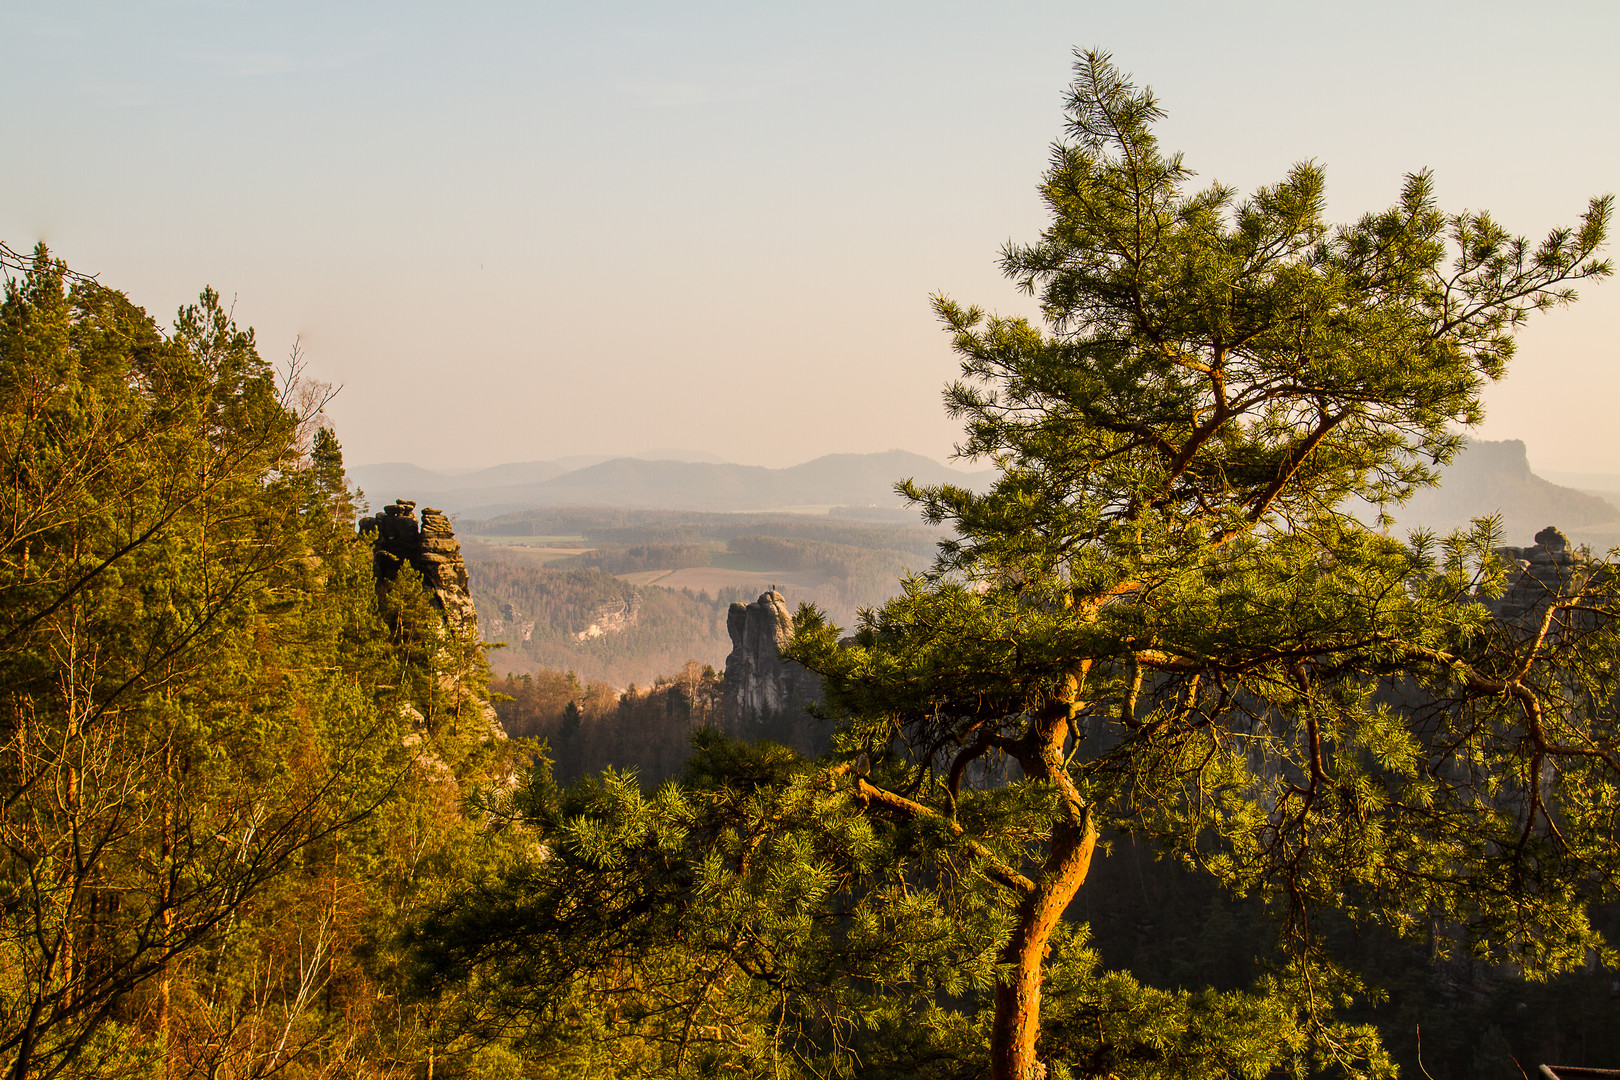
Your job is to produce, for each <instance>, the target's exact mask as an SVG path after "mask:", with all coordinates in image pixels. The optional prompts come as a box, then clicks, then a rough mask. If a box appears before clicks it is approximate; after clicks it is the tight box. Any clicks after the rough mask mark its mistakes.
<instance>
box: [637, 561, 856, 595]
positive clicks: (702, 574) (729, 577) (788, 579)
mask: <svg viewBox="0 0 1620 1080" xmlns="http://www.w3.org/2000/svg"><path fill="white" fill-rule="evenodd" d="M618 577H619V579H620V580H621V581H628V582H629V583H630V584H632V585H656V586H657V587H659V588H661V589H691V590H692V591H693V592H706V593H708V594H709V595H711V596H713V595H715V594H716V593H718V592H720V591H721V590H722V589H728V588H736V589H750V590H755V591H757V592H764V591H765V590H766V589H768V588H770V587H771V586H772V585H775V586H776V588H777V591H778V592H780V593H781V594H782V595H783V596H785V597H787V598H788V599H789V600H792V599H793V594H794V593H795V592H796V591H802V592H805V593H809V592H810V591H812V590H814V589H817V588H820V587H821V586H823V585H826V584H827V583H828V582H829V581H830V580H831V578H830V577H828V575H827V574H825V573H818V572H815V571H808V572H806V571H798V570H769V569H767V570H731V569H728V568H726V567H723V566H689V567H687V568H686V569H684V570H643V571H640V572H639V573H635V574H620V575H618Z"/></svg>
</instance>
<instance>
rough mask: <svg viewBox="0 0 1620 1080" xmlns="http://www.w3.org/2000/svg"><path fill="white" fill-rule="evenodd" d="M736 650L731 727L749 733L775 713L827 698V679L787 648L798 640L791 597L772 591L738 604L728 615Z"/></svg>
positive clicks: (728, 692)
mask: <svg viewBox="0 0 1620 1080" xmlns="http://www.w3.org/2000/svg"><path fill="white" fill-rule="evenodd" d="M726 631H727V633H729V634H730V635H731V654H730V655H729V656H727V657H726V680H725V697H724V700H723V702H722V709H723V711H724V714H725V719H726V726H727V727H728V729H729V730H731V731H733V732H735V733H737V734H746V733H747V731H748V729H749V726H750V725H757V724H759V723H760V722H761V721H762V720H765V719H766V718H767V717H769V716H771V715H779V714H782V713H785V712H789V711H792V710H797V709H799V708H802V707H803V706H804V705H807V704H809V703H811V702H813V701H815V700H817V699H818V698H819V697H820V696H821V680H820V679H818V678H817V677H816V676H815V675H814V674H812V673H811V672H810V671H809V670H807V669H806V668H804V667H803V666H802V665H800V664H797V663H795V662H794V661H792V660H784V659H782V648H783V647H784V646H785V645H787V643H788V642H789V641H791V640H792V639H793V620H792V619H791V618H790V617H789V615H788V609H787V600H786V599H784V598H783V596H782V594H781V593H779V592H777V591H776V590H774V589H772V590H770V591H768V592H765V593H762V594H760V597H759V599H758V600H756V601H754V602H753V603H752V604H732V605H731V610H730V611H729V612H727V614H726Z"/></svg>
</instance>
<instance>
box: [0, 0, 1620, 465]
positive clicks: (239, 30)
mask: <svg viewBox="0 0 1620 1080" xmlns="http://www.w3.org/2000/svg"><path fill="white" fill-rule="evenodd" d="M1617 40H1620V4H1614V3H1613V2H1612V0H1602V2H1595V0H1594V2H1580V0H1567V2H1563V3H1560V4H1557V5H1530V4H1525V3H1523V2H1522V0H1513V2H1498V0H1467V2H1458V3H1442V2H1426V0H1404V2H1400V3H1383V2H1377V0H1363V2H1358V3H1354V4H1351V3H1343V4H1327V3H1323V4H1302V3H1298V2H1292V0H1291V2H1278V3H1259V2H1254V3H1244V2H1233V3H1213V2H1204V3H1192V2H1186V3H1171V2H1154V0H1142V2H1135V3H1124V2H1120V0H1115V2H1112V3H1108V4H1101V3H1091V2H1068V3H1035V2H1031V3H1018V2H1016V0H1005V2H1000V3H994V4H991V3H976V4H970V3H955V2H951V0H929V2H916V3H911V2H894V3H890V2H885V0H865V2H853V3H841V2H834V3H805V2H802V0H801V2H798V3H793V4H788V3H775V2H769V0H752V2H747V3H731V4H728V3H718V2H709V0H691V2H687V3H669V2H667V0H662V2H647V3H615V2H612V0H600V2H591V3H584V2H578V3H569V4H563V3H544V2H529V3H493V2H484V3H479V2H471V0H469V2H466V3H462V4H456V5H449V4H442V3H432V4H429V3H412V2H409V0H391V2H388V3H378V4H364V3H342V2H334V0H326V2H323V3H316V4H304V3H297V2H278V3H273V4H272V3H250V2H237V3H228V2H204V0H174V2H158V0H122V2H117V3H78V2H74V0H53V2H52V3H48V4H45V3H39V2H37V0H0V95H3V99H4V101H5V102H6V107H5V108H4V109H3V110H0V146H3V147H4V148H5V150H4V166H3V167H0V239H3V240H4V241H5V242H7V243H9V244H10V245H11V246H12V247H13V248H17V249H26V248H28V247H30V246H32V245H33V244H34V243H35V242H36V241H39V240H43V241H45V242H46V243H47V244H49V245H50V247H51V248H52V250H53V252H54V253H55V254H56V255H58V256H60V257H62V258H65V259H66V260H67V261H68V263H69V264H70V265H71V266H72V267H73V268H74V269H76V270H81V271H85V272H88V273H95V274H98V275H99V276H100V280H101V281H102V282H103V283H105V284H108V285H112V286H114V287H116V288H120V289H122V290H124V291H125V292H127V293H128V294H129V295H130V296H131V298H132V299H134V300H135V301H136V302H137V303H139V304H141V305H143V306H144V307H146V308H147V310H148V311H150V312H151V313H152V314H153V315H154V316H155V317H156V318H157V319H158V321H159V322H160V323H163V324H165V325H167V324H168V323H170V322H171V321H172V319H173V313H174V311H175V310H176V308H177V307H178V306H179V305H181V304H183V303H186V302H188V301H189V300H191V299H193V298H195V296H196V294H197V292H198V290H199V289H201V288H202V287H203V286H204V285H212V286H213V287H215V288H217V289H218V290H219V291H220V292H221V293H222V294H223V295H224V296H225V297H226V298H227V299H234V304H235V313H236V317H237V319H238V321H239V322H241V323H243V324H251V325H252V326H253V327H255V329H256V331H257V335H258V336H257V340H258V344H259V349H260V352H261V353H262V354H263V355H264V356H265V357H266V359H268V360H271V361H273V362H278V363H279V362H282V361H284V360H285V359H286V357H287V356H288V355H289V353H290V352H291V350H292V349H293V347H294V345H295V343H296V344H297V346H298V347H299V349H300V350H301V353H302V356H303V358H304V360H305V362H306V364H307V368H306V370H307V373H308V375H309V376H310V377H312V378H315V379H319V380H324V381H328V382H331V383H333V384H335V385H338V386H340V387H341V390H340V392H339V393H338V395H337V397H336V398H335V399H334V401H333V403H332V405H331V406H330V407H329V409H328V412H329V414H330V416H331V417H332V419H333V421H334V423H335V426H336V430H337V433H338V436H339V438H340V440H341V441H342V442H343V444H344V448H345V456H346V458H347V460H348V461H349V462H350V463H351V464H362V463H374V462H384V461H412V462H415V463H417V464H421V465H426V466H429V467H436V468H469V467H475V466H483V465H492V464H496V463H500V462H508V461H528V460H540V459H548V458H554V457H560V456H564V455H569V454H620V453H634V452H637V451H644V450H647V449H650V448H656V447H679V448H684V449H688V450H692V451H698V452H702V453H705V454H712V455H718V456H719V457H722V458H725V459H727V460H730V461H735V462H740V463H744V464H758V465H768V466H784V465H789V464H794V463H797V462H801V461H805V460H808V459H811V458H814V457H816V456H819V455H821V454H825V453H832V452H868V451H878V450H885V449H889V448H902V449H907V450H912V451H915V452H918V453H922V454H926V455H928V456H930V457H934V458H937V459H945V458H947V457H948V456H949V455H950V454H951V452H952V448H953V446H954V444H955V442H956V441H957V438H958V436H959V434H960V432H959V429H958V427H957V425H956V423H955V422H953V421H951V420H949V419H948V418H947V417H946V416H945V415H944V412H943V410H942V408H941V404H940V391H941V389H942V388H943V387H944V385H945V384H946V383H947V382H948V381H949V380H950V379H951V378H952V377H954V376H955V374H956V371H957V361H956V359H955V357H954V356H953V354H952V353H951V351H950V348H949V341H948V339H947V337H946V336H945V335H944V334H943V333H942V332H941V330H940V328H939V325H938V322H937V320H936V319H935V318H934V316H933V315H932V312H931V309H930V305H929V298H930V296H931V295H933V294H935V293H944V294H947V295H949V296H951V297H952V298H953V299H956V300H958V301H960V302H963V303H974V304H979V305H981V306H983V307H986V308H988V309H992V310H998V311H1001V312H1004V313H1028V312H1032V305H1031V302H1030V301H1029V300H1028V299H1027V298H1025V297H1022V296H1020V295H1019V294H1018V293H1017V292H1016V291H1015V290H1014V289H1013V288H1012V287H1011V286H1010V285H1009V284H1008V283H1007V282H1006V281H1004V280H1003V279H1002V278H1001V277H1000V275H999V274H998V272H997V269H996V257H997V253H998V251H999V249H1000V248H1001V246H1002V245H1003V244H1004V243H1006V242H1007V241H1009V240H1013V241H1029V240H1033V239H1035V238H1036V237H1037V235H1038V234H1039V231H1040V229H1041V228H1042V226H1043V224H1044V223H1045V215H1044V211H1043V208H1042V205H1041V203H1040V201H1039V198H1038V196H1037V193H1036V184H1037V182H1038V181H1039V178H1040V174H1041V171H1042V168H1043V166H1044V164H1045V161H1046V157H1047V152H1048V148H1049V146H1050V144H1051V142H1052V141H1053V140H1054V139H1055V138H1057V137H1058V136H1059V134H1060V132H1061V125H1062V121H1063V115H1062V105H1061V101H1062V94H1063V91H1064V89H1065V88H1066V86H1067V84H1068V82H1069V80H1070V76H1071V67H1072V62H1073V56H1072V52H1073V50H1074V49H1075V48H1101V49H1104V50H1107V51H1109V52H1111V53H1112V54H1113V56H1114V59H1115V61H1116V63H1117V64H1118V65H1119V66H1120V67H1121V68H1123V69H1124V70H1126V71H1128V72H1131V73H1132V74H1133V75H1134V76H1135V78H1136V79H1137V81H1138V82H1140V83H1143V84H1146V85H1149V86H1151V87H1153V89H1154V91H1155V92H1156V94H1157V95H1158V97H1159V99H1160V101H1161V103H1162V104H1163V106H1164V107H1165V108H1166V110H1167V111H1168V114H1169V115H1168V117H1167V119H1166V120H1165V121H1163V122H1162V123H1161V125H1160V128H1159V132H1160V137H1161V141H1162V143H1163V144H1164V145H1165V146H1166V147H1168V148H1172V149H1181V150H1183V151H1185V153H1186V155H1187V163H1188V164H1189V165H1190V166H1191V167H1192V168H1193V169H1195V170H1196V171H1197V172H1198V173H1199V175H1200V177H1201V178H1202V179H1203V180H1206V181H1213V180H1217V179H1218V180H1220V181H1222V182H1224V183H1227V184H1229V185H1233V186H1235V187H1237V188H1238V189H1239V190H1249V189H1252V188H1254V187H1256V186H1258V185H1260V184H1265V183H1271V182H1274V181H1276V180H1278V179H1280V178H1281V177H1282V176H1283V175H1284V174H1285V173H1286V171H1287V169H1288V167H1289V166H1290V165H1291V164H1292V163H1294V162H1297V161H1300V160H1305V159H1314V160H1316V161H1318V162H1320V163H1321V164H1322V165H1323V166H1324V167H1325V168H1326V171H1327V179H1328V209H1329V214H1330V217H1331V218H1332V219H1333V220H1341V221H1342V220H1351V219H1354V218H1356V217H1359V216H1360V215H1361V214H1362V213H1364V212H1366V211H1369V210H1375V209H1381V208H1383V207H1385V206H1388V205H1389V204H1390V203H1391V202H1392V201H1393V200H1394V199H1395V197H1396V195H1397V193H1398V191H1399V188H1400V184H1401V179H1402V177H1403V176H1404V175H1405V174H1406V173H1408V172H1410V171H1412V170H1416V169H1420V168H1431V169H1433V170H1434V173H1435V176H1436V181H1437V187H1438V193H1439V197H1440V201H1441V204H1442V206H1443V208H1445V209H1446V210H1448V211H1459V210H1463V209H1470V210H1482V209H1483V210H1489V211H1491V212H1492V213H1493V214H1494V215H1495V216H1496V217H1497V218H1498V219H1499V220H1500V221H1501V222H1502V223H1503V224H1504V225H1506V226H1507V227H1508V228H1509V229H1511V230H1513V231H1515V232H1518V233H1523V234H1527V235H1529V236H1530V237H1531V238H1532V239H1537V238H1539V237H1540V236H1541V235H1544V234H1545V233H1546V231H1547V230H1549V229H1550V228H1552V227H1554V226H1557V225H1562V224H1573V223H1574V222H1575V220H1576V219H1577V217H1578V216H1579V214H1580V213H1581V212H1582V210H1584V209H1585V207H1586V203H1587V200H1588V199H1589V198H1590V197H1592V196H1594V195H1598V194H1602V193H1604V192H1610V191H1615V190H1616V189H1617V188H1620V138H1617V134H1616V131H1617V129H1616V125H1615V112H1616V107H1617V106H1620V63H1616V62H1615V60H1614V51H1613V50H1614V47H1615V42H1616V41H1617ZM1582 293H1583V296H1582V299H1581V301H1580V302H1579V303H1578V304H1576V305H1575V306H1574V307H1572V308H1570V309H1567V310H1562V311H1557V312H1554V313H1552V314H1550V315H1547V316H1543V317H1541V318H1539V319H1537V320H1535V321H1534V322H1533V323H1532V324H1531V325H1530V326H1529V327H1528V328H1527V329H1526V330H1525V331H1524V332H1523V333H1522V334H1521V336H1520V349H1519V355H1518V358H1517V359H1516V360H1515V362H1514V365H1513V367H1512V369H1511V370H1510V372H1509V374H1508V375H1507V377H1506V378H1505V379H1504V380H1503V381H1502V382H1501V383H1500V384H1498V385H1496V386H1493V387H1491V388H1490V390H1489V391H1488V392H1487V395H1486V406H1487V419H1486V421H1485V423H1484V425H1483V426H1482V427H1480V428H1479V429H1477V430H1476V431H1475V432H1474V434H1475V435H1476V436H1477V437H1480V438H1490V439H1523V440H1524V441H1525V442H1526V443H1527V444H1528V446H1529V452H1530V459H1531V462H1532V464H1533V465H1534V466H1535V467H1536V468H1537V469H1540V470H1563V471H1566V472H1567V471H1584V472H1609V473H1620V439H1617V438H1616V437H1615V433H1614V432H1615V425H1614V424H1613V422H1612V418H1613V415H1614V413H1615V403H1616V402H1617V401H1620V280H1611V281H1609V282H1606V283H1597V284H1594V285H1589V286H1587V287H1586V288H1584V289H1583V290H1582Z"/></svg>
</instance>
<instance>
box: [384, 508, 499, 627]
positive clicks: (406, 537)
mask: <svg viewBox="0 0 1620 1080" xmlns="http://www.w3.org/2000/svg"><path fill="white" fill-rule="evenodd" d="M415 511H416V503H414V502H412V501H411V500H409V499H396V500H395V501H394V503H393V505H391V506H385V507H383V512H382V513H380V514H378V515H377V516H375V517H368V518H362V519H361V521H360V531H361V532H366V531H367V530H371V531H374V532H375V533H376V534H377V538H376V540H375V541H374V542H373V544H372V551H373V553H374V554H373V560H374V561H373V568H374V570H375V571H376V574H377V580H378V581H379V582H383V581H393V580H394V578H395V576H397V575H398V574H399V568H400V567H401V566H402V565H404V564H405V563H410V564H411V566H413V567H415V568H416V572H417V573H419V574H421V575H422V580H423V582H424V583H425V584H426V585H427V587H428V590H429V591H430V592H431V593H432V595H433V605H434V606H435V607H437V608H438V609H439V610H440V611H442V612H444V616H445V621H446V622H448V623H450V624H451V625H452V626H453V627H455V628H456V629H457V630H461V631H470V632H471V633H472V634H473V635H474V637H475V638H476V635H477V628H478V609H477V608H475V607H474V606H473V601H472V594H471V593H470V591H469V590H468V584H467V561H466V560H465V559H463V558H462V556H461V544H460V542H458V541H457V540H456V534H455V531H454V530H453V529H451V527H450V519H449V518H447V517H445V516H444V515H443V514H441V513H439V511H437V510H435V509H433V508H432V507H431V506H425V507H423V508H422V520H421V523H420V525H419V524H418V523H417V520H416V512H415Z"/></svg>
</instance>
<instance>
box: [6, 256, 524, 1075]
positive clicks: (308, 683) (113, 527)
mask: <svg viewBox="0 0 1620 1080" xmlns="http://www.w3.org/2000/svg"><path fill="white" fill-rule="evenodd" d="M0 250H3V254H4V256H5V269H6V271H7V273H8V276H9V277H8V281H7V284H6V288H5V296H4V300H3V302H0V641H3V643H4V647H3V648H0V688H3V696H0V806H3V813H0V1064H3V1066H4V1071H5V1074H6V1075H7V1076H8V1077H11V1078H13V1080H23V1078H27V1077H51V1076H63V1077H85V1078H89V1077H102V1078H107V1080H113V1078H132V1077H154V1078H155V1077H211V1078H214V1077H217V1078H246V1077H261V1076H288V1077H315V1076H345V1077H382V1076H415V1075H427V1074H430V1073H431V1072H432V1071H433V1068H434V1066H433V1062H434V1061H435V1058H436V1057H438V1056H442V1051H440V1050H438V1049H437V1047H439V1046H441V1045H442V1044H443V1042H444V1041H445V1040H446V1038H448V1037H449V1036H448V1035H447V1034H445V1033H442V1032H440V1031H439V1030H438V1028H437V1024H438V1020H437V1016H436V1013H435V1012H434V1011H433V1010H431V1009H424V1008H420V1007H418V1006H416V1005H413V1004H410V1003H409V1002H408V1001H407V1000H406V999H405V997H403V996H402V992H403V990H404V989H405V981H404V977H403V973H402V969H401V968H400V966H399V963H400V959H401V956H402V952H401V941H400V938H399V936H398V932H399V930H400V928H401V927H402V926H403V925H404V924H405V923H406V922H408V921H409V920H410V919H412V918H413V917H414V915H415V914H416V913H417V912H418V911H420V910H421V909H422V906H423V905H424V904H434V903H437V902H439V900H440V898H441V897H442V896H443V895H444V894H445V892H446V890H447V888H449V886H450V883H451V882H453V881H462V882H465V881H467V880H470V879H472V878H473V877H476V875H477V874H479V873H481V872H482V868H483V867H484V866H486V865H488V862H487V861H488V860H491V859H495V858H499V852H500V851H501V850H502V845H503V843H504V841H503V840H502V839H500V838H498V837H496V836H495V835H493V834H492V833H490V832H489V819H488V818H487V817H485V816H483V815H480V814H478V813H476V812H473V811H472V810H471V807H472V805H473V804H474V801H476V800H477V799H478V798H479V797H480V795H479V793H481V792H489V791H499V790H502V789H503V788H504V787H505V785H507V784H509V783H511V782H513V781H514V779H515V777H516V776H517V775H518V773H519V772H520V771H521V770H522V769H524V768H525V767H526V765H527V762H528V750H527V749H526V748H525V746H524V745H523V744H521V743H516V742H512V741H510V740H506V739H504V738H501V737H499V732H498V730H496V729H494V728H493V727H492V723H491V720H492V714H491V712H490V709H489V706H488V703H487V692H486V690H485V685H486V680H487V671H488V669H487V666H486V665H485V663H484V661H483V656H482V650H481V649H480V648H479V646H478V643H477V642H476V641H474V640H470V639H465V638H462V637H459V636H458V635H456V634H453V633H448V632H447V630H446V627H445V626H444V624H443V622H442V620H441V617H440V615H439V613H438V612H437V611H436V610H435V609H434V608H433V607H432V606H431V604H430V603H429V600H428V598H427V596H426V594H425V593H424V592H423V590H422V588H421V581H420V579H419V578H416V577H414V575H413V574H411V573H409V572H407V573H402V574H401V575H400V579H399V580H398V581H397V582H396V583H395V585H394V586H393V587H392V588H390V589H389V590H387V592H386V594H385V595H379V592H378V589H377V586H376V582H375V579H374V577H373V572H372V550H371V546H370V544H369V543H368V542H367V541H366V540H365V538H363V537H360V536H357V535H356V533H355V530H354V525H353V518H354V514H353V508H352V506H351V503H350V496H349V492H348V489H347V485H346V483H345V481H344V475H343V466H342V458H341V452H340V448H339V445H338V441H337V439H336V438H335V436H334V435H333V434H332V433H331V432H330V431H328V430H325V429H324V428H322V427H321V426H320V425H321V420H320V414H319V408H320V405H321V403H322V401H323V400H324V397H325V391H324V390H323V389H322V388H321V387H320V386H318V385H316V384H311V383H308V382H306V381H304V380H303V379H302V378H301V372H300V370H299V367H298V365H297V364H296V363H293V364H290V365H289V366H288V367H287V368H286V369H284V370H283V371H282V372H281V373H280V374H279V377H278V373H277V372H275V371H273V370H272V369H271V367H270V366H269V365H268V364H266V363H265V362H264V361H263V360H262V359H261V358H260V357H259V355H258V352H257V350H256V346H255V342H254V339H253V335H252V332H251V331H249V330H243V329H240V328H238V327H237V326H236V325H235V323H234V322H233V321H232V319H231V316H230V314H229V312H228V311H227V310H226V308H225V307H224V306H223V305H222V304H221V302H220V298H219V296H218V294H217V293H215V292H213V291H212V290H207V291H204V292H203V294H202V296H201V298H200V299H199V301H198V302H197V303H196V304H195V305H190V306H187V307H185V308H184V309H182V310H181V311H180V313H179V316H178V318H177V319H176V321H175V323H174V325H173V327H172V328H171V329H167V330H165V329H162V328H160V327H159V326H158V325H157V324H156V323H155V322H154V321H153V320H152V319H151V317H149V316H148V315H147V313H146V312H144V311H142V310H141V309H139V308H138V307H136V306H135V305H133V304H132V303H130V302H129V300H128V299H126V298H125V297H124V296H123V295H122V294H120V293H118V292H115V291H114V290H112V289H111V288H108V287H106V286H104V285H102V284H100V283H98V282H96V281H94V280H91V279H88V278H84V277H80V276H76V275H73V274H71V273H69V272H68V271H67V269H66V268H65V267H64V266H63V265H62V264H61V263H59V262H56V261H54V260H52V259H51V258H50V256H49V254H48V253H47V252H46V251H45V250H44V249H43V248H40V249H38V250H36V252H35V253H34V254H33V255H32V256H31V257H24V256H17V255H15V254H14V253H12V252H10V251H9V249H0Z"/></svg>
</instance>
